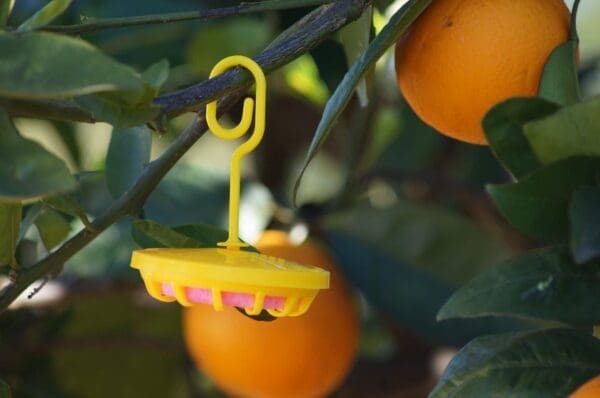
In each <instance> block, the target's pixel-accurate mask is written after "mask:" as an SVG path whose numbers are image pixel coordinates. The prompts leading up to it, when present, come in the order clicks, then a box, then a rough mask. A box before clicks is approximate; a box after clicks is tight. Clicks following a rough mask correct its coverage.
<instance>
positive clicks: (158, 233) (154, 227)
mask: <svg viewBox="0 0 600 398" xmlns="http://www.w3.org/2000/svg"><path fill="white" fill-rule="evenodd" d="M131 235H132V236H133V240H135V242H136V243H137V244H138V245H139V246H140V247H143V248H150V247H202V243H201V242H198V241H197V240H195V239H192V238H190V237H188V236H186V235H184V234H182V233H179V232H177V231H174V230H173V229H171V228H169V227H165V226H164V225H161V224H159V223H156V222H154V221H149V220H137V221H134V222H133V224H132V225H131Z"/></svg>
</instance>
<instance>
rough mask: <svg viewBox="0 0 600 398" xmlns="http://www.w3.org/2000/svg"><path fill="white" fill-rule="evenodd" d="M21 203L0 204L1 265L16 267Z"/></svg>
mask: <svg viewBox="0 0 600 398" xmlns="http://www.w3.org/2000/svg"><path fill="white" fill-rule="evenodd" d="M21 211H22V206H21V203H19V202H12V203H11V202H0V265H6V264H8V265H11V266H15V265H16V260H15V249H16V247H17V237H18V235H19V225H20V224H21Z"/></svg>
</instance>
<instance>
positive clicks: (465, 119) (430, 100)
mask: <svg viewBox="0 0 600 398" xmlns="http://www.w3.org/2000/svg"><path fill="white" fill-rule="evenodd" d="M569 25H570V13H569V9H568V8H567V6H566V5H565V3H564V1H563V0H434V1H433V2H432V3H431V5H430V6H429V7H428V8H427V9H426V10H425V11H424V12H423V13H422V14H421V15H420V16H419V17H418V18H417V20H416V21H415V22H414V23H413V25H412V26H411V27H410V28H409V30H408V31H407V32H406V34H405V35H404V37H403V38H402V39H401V40H400V41H399V42H398V43H397V44H396V77H397V79H398V86H399V87H400V90H401V91H402V94H403V95H404V97H405V99H406V101H407V102H408V103H409V105H410V106H411V107H412V108H413V110H414V111H415V113H416V114H417V115H418V116H419V117H420V118H421V119H422V120H423V121H424V122H426V123H427V124H429V125H430V126H432V127H433V128H435V129H436V130H438V131H439V132H441V133H442V134H445V135H448V136H450V137H453V138H456V139H458V140H461V141H466V142H470V143H473V144H485V143H486V138H485V136H484V134H483V130H482V128H481V120H482V118H483V117H484V116H485V114H486V113H487V111H488V110H489V109H490V108H491V107H492V106H494V105H495V104H497V103H498V102H501V101H503V100H506V99H508V98H510V97H516V96H535V95H537V91H538V88H539V84H540V79H541V75H542V71H543V68H544V65H545V63H546V61H547V60H548V57H549V56H550V53H551V52H552V51H553V50H554V48H556V47H557V46H558V45H560V44H561V43H563V42H565V41H567V39H568V36H569Z"/></svg>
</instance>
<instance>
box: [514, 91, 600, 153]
mask: <svg viewBox="0 0 600 398" xmlns="http://www.w3.org/2000/svg"><path fill="white" fill-rule="evenodd" d="M523 132H524V134H525V136H526V137H527V140H528V141H529V143H530V144H531V147H532V148H533V151H534V153H535V155H536V157H537V158H538V159H539V160H540V162H542V163H543V164H548V163H552V162H554V161H556V160H560V159H564V158H568V157H570V156H576V155H593V156H600V97H596V98H594V99H592V100H590V101H586V102H582V103H578V104H575V105H572V106H567V107H565V108H562V109H560V110H559V111H558V112H556V113H554V114H552V115H549V116H546V117H543V118H541V119H537V120H534V121H531V122H529V123H527V124H525V126H524V127H523Z"/></svg>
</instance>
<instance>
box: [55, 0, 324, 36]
mask: <svg viewBox="0 0 600 398" xmlns="http://www.w3.org/2000/svg"><path fill="white" fill-rule="evenodd" d="M332 1H333V0H266V1H259V2H254V3H249V2H242V3H240V4H238V5H236V6H231V7H223V8H213V9H208V10H196V11H186V12H175V13H167V14H154V15H141V16H135V17H121V18H106V19H100V18H86V17H82V22H81V23H80V24H76V25H50V26H46V27H44V28H43V30H46V31H50V32H58V33H65V34H69V35H80V34H83V33H90V32H96V31H100V30H106V29H120V28H127V27H132V26H142V25H156V24H164V23H171V22H182V21H194V20H210V19H216V18H223V17H229V16H235V15H242V14H249V13H254V12H263V11H276V10H283V9H290V8H299V7H310V6H317V5H322V4H326V3H331V2H332Z"/></svg>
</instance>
